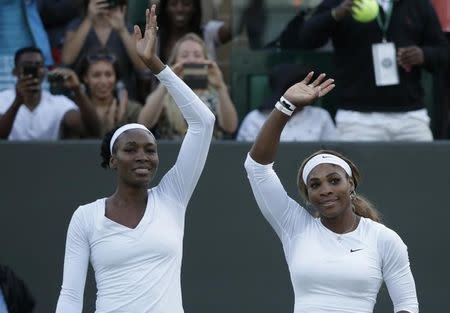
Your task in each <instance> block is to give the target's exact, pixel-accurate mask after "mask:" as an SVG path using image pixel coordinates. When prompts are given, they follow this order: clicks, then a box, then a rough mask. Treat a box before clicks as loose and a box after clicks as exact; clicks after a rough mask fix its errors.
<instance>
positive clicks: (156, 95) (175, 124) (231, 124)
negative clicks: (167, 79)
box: [139, 33, 238, 139]
mask: <svg viewBox="0 0 450 313" xmlns="http://www.w3.org/2000/svg"><path fill="white" fill-rule="evenodd" d="M168 63H169V64H170V65H171V67H172V70H173V71H174V72H175V73H176V74H177V75H178V76H180V77H181V78H183V80H184V81H185V82H186V83H187V84H188V85H189V86H190V87H191V88H192V89H193V90H194V92H195V93H196V94H197V96H198V97H199V98H200V99H201V100H202V101H203V102H204V103H205V104H206V105H208V107H209V109H210V110H211V111H212V112H213V114H214V115H215V116H216V126H215V128H214V134H213V136H214V138H215V139H226V138H230V137H231V135H232V134H233V133H234V132H235V131H236V128H237V124H238V118H237V113H236V109H235V107H234V104H233V102H232V101H231V99H230V96H229V94H228V89H227V86H226V84H225V82H224V80H223V76H222V72H221V71H220V69H219V67H218V66H217V64H216V63H215V62H213V61H210V60H208V57H207V53H206V47H205V44H204V42H203V40H202V39H201V38H200V37H199V36H197V35H196V34H194V33H188V34H186V35H185V36H183V37H182V38H181V39H180V40H179V41H178V42H177V43H176V45H175V47H174V50H173V51H172V54H171V55H170V57H169V62H168ZM139 123H142V124H145V125H147V127H151V128H154V134H155V136H156V137H157V138H160V139H179V138H182V137H183V136H184V134H185V132H186V129H187V124H186V122H185V121H184V119H183V116H182V115H181V112H180V110H179V109H178V107H177V106H176V105H175V103H174V101H173V99H172V97H170V95H169V94H168V93H167V90H166V88H165V87H164V86H162V85H159V86H158V87H157V88H156V89H155V90H154V91H153V92H152V93H151V94H150V95H149V96H148V97H147V101H146V104H145V106H144V108H143V109H142V112H141V115H140V118H139Z"/></svg>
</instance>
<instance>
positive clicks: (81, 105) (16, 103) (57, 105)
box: [0, 47, 98, 140]
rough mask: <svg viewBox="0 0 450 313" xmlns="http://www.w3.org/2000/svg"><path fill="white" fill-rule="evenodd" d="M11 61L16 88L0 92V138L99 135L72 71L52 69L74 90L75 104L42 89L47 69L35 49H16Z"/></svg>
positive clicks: (92, 113)
mask: <svg viewBox="0 0 450 313" xmlns="http://www.w3.org/2000/svg"><path fill="white" fill-rule="evenodd" d="M14 63H15V68H14V70H13V73H14V75H15V76H17V83H16V87H15V89H9V90H5V91H3V92H0V139H9V140H56V139H58V138H71V137H79V136H97V135H98V119H97V117H96V114H95V109H94V108H93V106H92V105H91V104H90V102H89V99H88V98H87V97H86V96H85V95H84V94H83V92H82V91H81V88H80V82H79V80H78V77H77V75H76V74H75V73H74V72H73V71H72V70H70V69H65V68H57V69H55V70H53V71H52V72H53V73H54V74H57V75H60V76H61V77H63V78H64V80H63V86H64V87H65V88H67V89H68V90H69V91H70V92H71V93H73V98H74V101H75V103H74V102H72V101H71V100H70V99H68V98H66V97H65V96H62V95H58V96H55V95H52V94H50V93H49V92H48V91H46V90H42V87H41V86H42V82H43V80H44V77H45V73H46V69H45V67H44V56H43V54H42V51H41V50H39V49H38V48H35V47H26V48H22V49H20V50H18V51H17V52H16V54H15V58H14Z"/></svg>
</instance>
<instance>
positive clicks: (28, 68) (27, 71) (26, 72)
mask: <svg viewBox="0 0 450 313" xmlns="http://www.w3.org/2000/svg"><path fill="white" fill-rule="evenodd" d="M38 70H39V68H38V67H37V66H35V65H29V64H26V65H24V66H23V68H22V75H23V76H30V75H31V77H32V78H37V77H38Z"/></svg>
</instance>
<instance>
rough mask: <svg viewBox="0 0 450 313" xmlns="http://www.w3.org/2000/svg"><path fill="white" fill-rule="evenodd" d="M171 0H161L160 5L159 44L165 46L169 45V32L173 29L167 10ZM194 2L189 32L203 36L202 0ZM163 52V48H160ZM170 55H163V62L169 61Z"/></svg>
mask: <svg viewBox="0 0 450 313" xmlns="http://www.w3.org/2000/svg"><path fill="white" fill-rule="evenodd" d="M168 2H169V0H161V1H160V2H159V6H158V25H159V29H160V30H159V41H160V42H159V46H160V47H164V46H166V45H167V41H168V40H169V34H170V32H171V31H172V25H171V23H170V18H169V14H168V12H167V4H168ZM192 2H193V4H194V14H193V15H192V19H191V21H190V23H189V27H188V30H187V33H195V34H197V35H199V36H200V37H203V35H202V31H201V24H202V5H201V2H200V0H192ZM160 51H161V52H162V49H160ZM168 57H169V56H168V55H166V56H164V55H162V54H161V59H162V61H163V62H166V61H167V58H168Z"/></svg>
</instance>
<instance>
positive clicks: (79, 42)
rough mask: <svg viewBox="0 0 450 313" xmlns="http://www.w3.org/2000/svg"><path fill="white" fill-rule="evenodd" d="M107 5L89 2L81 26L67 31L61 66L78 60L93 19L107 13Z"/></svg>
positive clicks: (97, 0) (98, 0) (97, 1)
mask: <svg viewBox="0 0 450 313" xmlns="http://www.w3.org/2000/svg"><path fill="white" fill-rule="evenodd" d="M107 7H108V3H106V2H102V0H91V1H90V2H89V6H88V9H87V10H88V11H87V13H86V16H85V17H84V19H83V20H82V22H81V24H80V25H79V26H78V28H77V29H76V30H74V31H70V30H69V31H67V33H66V37H65V38H64V45H63V47H62V52H61V59H62V63H63V64H67V65H72V64H73V63H75V61H76V60H77V58H78V55H79V54H80V51H81V49H82V48H83V45H84V42H85V41H86V37H87V36H88V34H89V31H90V30H91V28H92V26H93V25H92V23H93V22H92V21H93V20H94V17H95V16H96V15H97V14H99V13H101V12H105V13H106V12H107Z"/></svg>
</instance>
